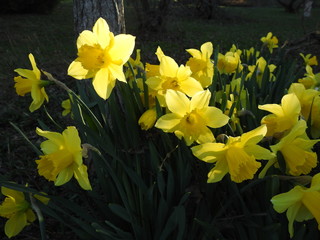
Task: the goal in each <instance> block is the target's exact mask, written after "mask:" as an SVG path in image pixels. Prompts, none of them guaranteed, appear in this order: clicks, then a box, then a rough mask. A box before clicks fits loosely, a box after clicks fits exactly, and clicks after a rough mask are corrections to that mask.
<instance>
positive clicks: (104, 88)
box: [92, 68, 116, 99]
mask: <svg viewBox="0 0 320 240" xmlns="http://www.w3.org/2000/svg"><path fill="white" fill-rule="evenodd" d="M92 84H93V87H94V90H95V91H96V93H97V94H98V95H99V96H100V97H101V98H103V99H107V98H108V97H109V96H110V94H111V92H112V89H113V88H114V86H115V84H116V79H115V78H113V76H112V77H111V76H110V75H109V70H108V69H107V68H102V69H100V70H99V71H98V72H97V74H96V76H95V77H94V78H93V81H92Z"/></svg>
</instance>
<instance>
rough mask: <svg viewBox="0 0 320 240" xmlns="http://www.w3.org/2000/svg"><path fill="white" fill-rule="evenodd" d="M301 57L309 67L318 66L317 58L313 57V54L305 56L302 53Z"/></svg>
mask: <svg viewBox="0 0 320 240" xmlns="http://www.w3.org/2000/svg"><path fill="white" fill-rule="evenodd" d="M300 56H301V57H302V58H303V61H304V64H305V65H309V66H312V65H315V66H316V65H318V60H317V56H313V57H311V56H312V55H311V54H307V55H304V54H302V53H300Z"/></svg>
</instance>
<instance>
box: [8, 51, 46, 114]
mask: <svg viewBox="0 0 320 240" xmlns="http://www.w3.org/2000/svg"><path fill="white" fill-rule="evenodd" d="M29 60H30V62H31V66H32V70H29V69H22V68H18V69H15V70H14V71H15V72H17V73H18V74H19V75H20V76H17V77H15V78H14V81H15V85H14V87H15V89H16V92H17V94H18V95H19V96H25V95H26V94H27V93H31V97H32V100H33V101H32V103H31V105H30V107H29V110H30V112H33V111H35V110H37V109H39V108H40V107H41V105H42V104H43V102H44V100H46V101H47V102H48V101H49V98H48V95H47V93H46V91H45V88H44V87H45V86H46V85H48V83H49V82H48V81H45V80H41V79H40V78H41V72H40V70H39V69H38V67H37V65H36V62H35V60H34V57H33V55H32V54H31V53H30V54H29Z"/></svg>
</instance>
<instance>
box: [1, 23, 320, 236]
mask: <svg viewBox="0 0 320 240" xmlns="http://www.w3.org/2000/svg"><path fill="white" fill-rule="evenodd" d="M134 41H135V38H134V37H133V36H131V35H127V34H120V35H117V36H114V35H113V33H112V32H110V30H109V27H108V24H107V23H106V21H105V20H103V19H102V18H100V19H98V21H97V22H96V23H95V25H94V27H93V30H92V31H89V30H85V31H83V32H82V33H81V34H80V36H79V38H78V40H77V48H78V57H77V58H76V59H75V60H74V61H73V62H72V63H71V64H70V66H69V69H68V74H69V75H70V76H72V77H74V78H75V79H78V80H82V79H88V78H91V79H92V85H93V89H94V91H95V93H96V95H97V96H98V98H99V100H97V102H98V103H97V104H96V105H98V106H99V107H101V104H100V102H99V101H100V100H101V99H103V101H104V100H106V101H107V102H108V101H109V98H111V96H112V92H113V89H114V88H115V87H116V83H117V81H116V80H119V81H120V82H122V83H124V84H126V86H128V88H129V89H130V91H132V92H136V93H137V95H135V97H136V98H135V100H136V101H137V103H139V110H140V118H139V120H137V122H136V124H139V125H140V127H141V129H142V130H143V131H150V130H152V131H153V130H154V131H158V132H161V131H163V132H165V133H168V134H169V135H170V133H172V134H171V135H173V134H174V135H173V137H174V138H173V139H175V140H177V139H179V140H177V141H178V142H179V144H185V145H186V146H187V147H188V148H190V151H191V152H192V154H193V156H194V157H195V159H199V160H201V161H202V162H205V163H204V164H209V166H210V168H211V170H210V171H209V172H208V173H207V182H208V183H217V182H220V181H223V179H224V178H230V179H231V181H233V182H236V183H242V182H245V181H247V180H252V179H255V178H258V177H260V178H263V177H264V176H266V175H268V173H270V174H278V175H281V174H282V175H289V176H292V177H299V176H301V175H308V174H311V172H312V170H313V169H315V168H316V166H317V164H318V159H317V153H316V152H314V151H313V146H314V145H315V144H316V143H318V142H319V141H320V140H318V139H317V138H319V136H320V118H319V116H320V91H319V89H318V86H319V85H320V73H317V74H315V73H313V69H312V66H314V65H317V64H318V62H317V59H316V57H315V56H313V57H312V56H311V55H310V54H308V55H306V56H305V55H303V54H302V55H301V56H302V58H303V61H304V63H305V68H306V73H305V75H304V76H301V78H297V79H290V81H289V82H283V81H280V80H279V79H278V78H279V75H280V74H279V71H280V70H281V68H280V67H278V66H277V64H278V62H276V60H275V59H274V58H272V53H273V52H274V51H275V50H276V49H277V48H278V39H277V37H275V36H273V34H272V33H268V34H267V36H266V37H262V38H261V41H262V43H263V45H262V49H261V51H258V50H256V49H255V48H250V49H249V50H248V49H238V48H237V47H236V46H232V48H231V49H230V50H229V51H227V52H225V53H224V54H223V53H220V52H216V54H215V56H216V59H214V58H213V56H214V54H213V53H214V51H215V49H214V47H213V44H212V43H211V42H206V43H204V44H202V45H201V46H200V49H199V50H198V49H187V50H186V51H187V52H188V53H189V54H190V55H191V56H190V58H189V59H188V60H187V61H186V63H185V64H181V65H179V64H178V63H177V62H176V61H175V60H174V59H173V58H171V57H170V56H167V55H166V54H165V53H164V52H163V51H162V49H161V48H160V47H158V49H157V51H156V56H157V59H158V62H159V63H158V64H150V63H147V64H143V63H142V62H141V56H140V50H139V51H137V56H136V59H133V58H130V55H131V54H132V52H133V49H134V44H135V43H134ZM264 47H267V49H268V50H269V52H268V54H266V55H263V54H262V53H263V48H264ZM29 59H30V62H31V65H32V68H33V70H26V69H16V70H15V71H16V72H17V73H18V74H19V75H20V76H18V77H15V79H14V80H15V82H16V84H15V88H16V91H17V93H18V94H19V95H22V96H24V95H25V94H26V93H28V92H31V97H32V99H33V102H32V104H31V106H30V111H35V110H37V109H39V108H40V106H41V105H42V104H43V103H44V100H46V101H48V96H47V94H46V91H45V87H46V86H47V85H48V83H57V82H58V81H57V80H55V79H54V78H53V77H52V76H51V75H50V74H49V73H46V72H44V71H43V73H44V75H46V76H47V78H48V79H49V81H44V80H40V78H41V74H40V70H39V69H38V68H37V66H36V63H35V60H34V57H33V56H32V55H31V54H30V55H29ZM58 84H59V83H58ZM67 90H68V91H70V89H67ZM277 91H279V92H277ZM69 93H70V92H69ZM273 94H274V95H273ZM137 96H138V97H137ZM76 98H79V99H80V97H78V96H77V95H76V94H74V95H72V96H70V98H69V99H68V100H65V101H64V102H63V103H62V106H63V108H64V111H63V113H62V114H63V116H66V115H67V114H68V113H70V112H71V113H72V110H73V109H74V107H75V104H77V103H76V102H77V101H78V100H76ZM110 101H111V100H110ZM78 102H80V103H81V104H83V102H81V101H80V100H79V101H78ZM122 103H123V102H122V101H120V105H119V106H113V107H118V108H119V111H121V110H122V111H123V112H124V115H125V113H126V111H127V109H125V107H126V106H124V107H123V106H122ZM99 104H100V105H99ZM79 106H80V104H79V105H77V106H76V107H79ZM108 106H109V105H108ZM111 107H112V106H111ZM130 114H131V112H130ZM71 115H72V116H71V117H72V118H76V116H75V115H73V114H71ZM78 115H79V116H81V121H82V122H85V121H86V120H85V118H86V116H85V114H82V112H79V114H78ZM102 118H103V119H106V121H105V122H106V123H109V122H110V120H109V121H108V116H102ZM90 124H91V123H88V124H87V125H86V127H88V128H90V127H91V126H92V125H90ZM97 125H98V127H97ZM97 125H94V129H95V134H96V135H99V136H104V135H103V134H105V133H104V132H103V133H102V132H99V130H98V129H99V127H100V125H99V124H97ZM112 127H114V126H111V128H112ZM112 130H113V129H112ZM36 133H37V134H38V135H39V136H42V137H45V138H47V140H46V141H44V142H42V143H41V145H40V148H41V150H42V152H43V155H41V156H40V157H39V159H38V160H36V164H37V169H38V173H39V175H40V176H43V177H44V178H46V179H47V180H49V181H52V182H54V185H55V186H61V185H63V184H66V183H67V182H69V181H70V180H71V178H72V177H74V178H75V179H76V180H77V182H78V183H79V185H80V187H81V188H82V189H84V190H92V188H93V187H92V186H91V184H90V180H89V178H90V176H89V175H88V167H87V165H85V164H84V161H83V158H84V157H87V149H85V147H83V145H82V144H81V139H80V136H81V135H82V132H80V134H79V132H78V130H77V128H76V127H75V126H69V127H67V128H66V129H65V130H64V131H63V132H62V133H58V132H52V131H44V130H41V129H39V128H37V130H36ZM143 133H144V132H142V133H141V134H143ZM79 135H80V136H79ZM85 135H86V134H83V136H81V137H87V139H90V137H92V136H85ZM175 137H176V138H177V139H176V138H175ZM283 163H284V164H283ZM319 189H320V182H319V174H316V175H314V177H313V178H312V182H311V187H310V188H307V187H304V186H299V185H296V186H295V187H294V188H293V189H292V190H290V191H289V192H287V193H281V194H279V195H277V196H274V197H273V198H272V200H271V201H272V204H273V205H274V209H275V210H276V211H277V212H279V213H282V212H284V211H286V210H287V217H288V219H289V232H290V236H291V237H292V236H293V221H294V220H297V221H303V220H307V219H310V218H312V217H315V218H316V220H317V221H318V224H319V226H320V215H319V212H320V207H319V206H318V205H316V202H317V201H318V200H319V199H320V195H319ZM3 193H4V195H6V196H8V200H7V199H6V200H5V201H4V203H3V204H2V205H1V207H0V215H1V216H4V217H8V218H9V219H10V220H9V221H13V220H11V219H13V218H17V216H18V215H19V216H21V215H23V216H25V217H24V220H23V221H24V222H23V223H22V222H21V223H20V224H19V229H14V230H13V229H12V227H10V226H11V224H10V222H9V223H8V227H6V231H5V232H6V234H7V236H13V235H15V234H17V233H18V232H19V231H20V230H21V229H22V228H23V227H24V226H25V225H26V224H27V223H29V222H33V221H34V219H35V217H34V215H33V214H32V212H31V211H30V210H29V205H28V203H27V202H26V201H25V199H24V197H23V195H22V193H17V194H16V193H13V192H10V191H9V190H5V189H4V192H3ZM318 195H319V196H318ZM10 201H12V202H14V209H16V211H14V212H6V211H5V210H2V209H5V208H6V206H7V205H8V204H11V203H9V202H10ZM12 204H13V203H12ZM17 214H18V215H17Z"/></svg>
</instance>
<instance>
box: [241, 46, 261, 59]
mask: <svg viewBox="0 0 320 240" xmlns="http://www.w3.org/2000/svg"><path fill="white" fill-rule="evenodd" d="M244 52H245V56H246V58H247V61H249V60H250V58H251V57H255V58H258V57H259V56H260V52H259V51H257V50H255V49H254V47H251V48H250V49H245V50H244Z"/></svg>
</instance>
